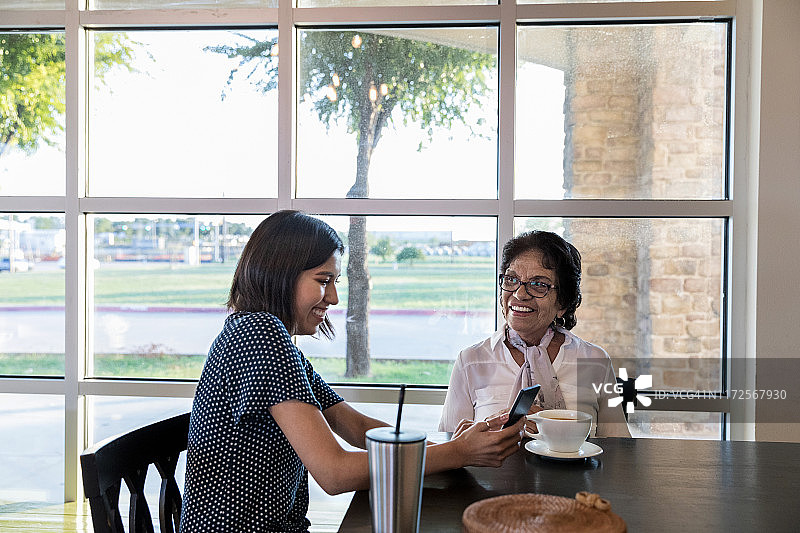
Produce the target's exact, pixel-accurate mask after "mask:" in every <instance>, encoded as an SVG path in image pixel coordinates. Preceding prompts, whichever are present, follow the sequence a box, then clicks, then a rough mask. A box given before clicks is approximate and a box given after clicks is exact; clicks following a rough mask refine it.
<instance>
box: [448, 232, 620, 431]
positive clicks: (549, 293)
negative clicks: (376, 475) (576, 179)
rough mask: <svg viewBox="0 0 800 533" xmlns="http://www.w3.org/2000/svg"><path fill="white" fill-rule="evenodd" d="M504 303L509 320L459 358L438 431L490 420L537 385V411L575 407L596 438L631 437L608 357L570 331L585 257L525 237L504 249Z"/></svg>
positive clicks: (555, 242) (547, 235)
mask: <svg viewBox="0 0 800 533" xmlns="http://www.w3.org/2000/svg"><path fill="white" fill-rule="evenodd" d="M500 272H501V274H500V276H499V285H500V289H501V291H500V305H501V308H502V312H503V317H504V318H505V322H504V323H503V324H502V326H501V327H500V328H499V329H498V330H497V331H496V332H495V333H494V334H493V335H492V336H491V337H489V338H488V339H486V340H484V341H483V342H480V343H478V344H476V345H474V346H470V347H469V348H466V349H464V350H463V351H461V353H460V354H459V355H458V359H456V362H455V366H454V367H453V372H452V374H451V376H450V386H449V387H448V390H447V397H446V399H445V403H444V410H443V412H442V419H441V421H440V422H439V430H440V431H455V430H456V429H457V428H458V426H459V424H460V423H461V422H462V421H463V420H485V419H486V418H487V417H490V416H491V415H493V414H495V413H497V412H498V411H500V410H502V409H503V408H504V407H507V406H508V405H509V403H510V402H511V401H513V399H514V397H515V396H516V394H517V392H518V391H519V390H520V388H522V387H527V386H529V385H532V384H534V383H535V384H539V385H540V386H541V390H540V392H539V395H538V396H537V398H536V402H535V405H534V407H533V408H532V411H538V410H541V409H577V410H578V411H584V412H586V413H589V414H591V415H592V417H593V419H594V420H593V428H592V434H593V435H595V436H598V437H606V436H614V437H621V436H624V437H630V433H629V431H628V427H627V424H626V422H625V416H624V414H623V412H622V407H621V406H620V405H617V406H615V407H613V408H612V407H609V405H608V400H609V399H610V398H612V397H614V396H617V394H616V393H615V392H614V391H613V385H614V384H615V382H616V378H615V375H614V367H613V366H612V364H611V359H610V358H609V357H608V354H607V353H606V352H605V350H603V349H602V348H601V347H599V346H596V345H594V344H591V343H589V342H586V341H585V340H583V339H581V338H579V337H577V336H576V335H574V334H573V333H572V332H571V331H570V330H571V329H572V328H573V327H574V326H575V324H576V323H577V320H576V318H575V310H576V309H577V307H578V306H579V305H580V303H581V291H580V280H581V255H580V253H579V252H578V250H577V249H576V248H575V247H574V246H572V245H571V244H570V243H568V242H567V241H565V240H564V239H562V238H561V237H559V236H558V235H556V234H555V233H551V232H548V231H531V232H528V233H523V234H522V235H519V236H518V237H515V238H513V239H511V240H510V241H508V242H507V243H506V245H505V246H504V247H503V256H502V263H501V268H500Z"/></svg>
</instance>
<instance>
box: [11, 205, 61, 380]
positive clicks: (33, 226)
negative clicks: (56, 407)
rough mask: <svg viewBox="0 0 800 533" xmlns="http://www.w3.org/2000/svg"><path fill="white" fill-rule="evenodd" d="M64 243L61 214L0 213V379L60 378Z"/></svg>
mask: <svg viewBox="0 0 800 533" xmlns="http://www.w3.org/2000/svg"><path fill="white" fill-rule="evenodd" d="M65 239H66V236H65V232H64V215H61V214H44V213H39V214H36V215H32V214H27V215H26V214H20V213H15V214H0V374H10V375H35V376H51V375H53V376H63V375H64V244H65ZM42 332H47V334H46V335H43V334H42Z"/></svg>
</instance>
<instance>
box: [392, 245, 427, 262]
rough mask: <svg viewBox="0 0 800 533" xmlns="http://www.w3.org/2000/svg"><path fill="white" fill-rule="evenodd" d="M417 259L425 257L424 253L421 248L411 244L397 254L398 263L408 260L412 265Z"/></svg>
mask: <svg viewBox="0 0 800 533" xmlns="http://www.w3.org/2000/svg"><path fill="white" fill-rule="evenodd" d="M417 259H419V260H421V259H425V255H424V254H423V253H422V250H420V249H419V248H415V247H413V246H406V247H405V248H403V249H402V250H400V252H399V253H398V254H397V262H398V263H405V262H408V264H410V265H413V264H414V260H417Z"/></svg>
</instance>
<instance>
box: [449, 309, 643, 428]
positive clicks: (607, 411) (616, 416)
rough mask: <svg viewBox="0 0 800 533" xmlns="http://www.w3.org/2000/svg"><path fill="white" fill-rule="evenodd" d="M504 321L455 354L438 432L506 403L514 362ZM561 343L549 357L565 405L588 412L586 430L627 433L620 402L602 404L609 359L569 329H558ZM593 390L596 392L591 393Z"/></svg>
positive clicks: (610, 381)
mask: <svg viewBox="0 0 800 533" xmlns="http://www.w3.org/2000/svg"><path fill="white" fill-rule="evenodd" d="M505 328H506V325H505V324H503V326H502V327H501V328H500V329H498V330H497V331H495V332H494V333H493V334H492V336H491V337H489V338H488V339H486V340H484V341H482V342H480V343H478V344H475V345H473V346H470V347H469V348H465V349H464V350H462V351H461V353H459V354H458V358H457V359H456V362H455V365H454V366H453V372H452V374H451V375H450V386H449V387H448V389H447V397H446V398H445V401H444V409H443V410H442V419H441V421H440V422H439V431H454V430H455V428H456V426H458V423H459V422H460V421H461V420H463V419H469V420H483V419H485V418H486V417H487V416H490V415H493V414H495V413H497V412H498V411H500V410H502V409H504V408H506V407H508V404H509V399H513V398H514V397H515V396H516V395H517V392H518V391H515V390H511V389H512V388H513V385H514V382H515V380H516V378H517V374H518V373H519V369H520V365H519V364H517V362H516V361H514V357H513V356H512V355H511V351H510V350H509V349H508V347H507V346H506V345H505V343H504V342H503V339H504V338H505ZM557 330H558V331H559V332H561V333H563V334H564V337H565V338H564V343H563V344H562V345H561V347H560V348H559V350H558V355H556V358H555V360H554V361H553V363H552V365H553V370H554V371H555V375H556V376H557V378H558V382H559V385H560V387H561V391H562V393H563V395H564V400H565V402H566V404H567V408H568V409H575V410H578V411H583V412H585V413H589V414H591V415H592V417H593V422H592V433H591V434H592V435H593V436H597V437H630V436H631V435H630V432H629V431H628V425H627V423H626V422H625V415H624V413H623V411H622V406H621V405H617V406H615V407H609V406H608V400H609V399H610V398H615V397H617V396H619V395H618V394H617V393H616V392H614V389H613V387H614V384H615V383H616V377H615V375H614V366H613V365H612V364H611V358H610V357H609V356H608V354H607V353H606V351H605V350H603V349H602V348H601V347H599V346H597V345H594V344H592V343H590V342H586V341H584V340H583V339H581V338H580V337H577V336H575V335H574V334H572V333H571V332H570V331H569V330H566V329H562V328H558V329H557ZM596 391H599V392H596Z"/></svg>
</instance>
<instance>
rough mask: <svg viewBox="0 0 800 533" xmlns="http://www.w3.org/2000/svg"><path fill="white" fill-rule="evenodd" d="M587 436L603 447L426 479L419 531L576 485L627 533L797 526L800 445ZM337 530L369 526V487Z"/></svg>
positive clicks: (454, 524)
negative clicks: (484, 504)
mask: <svg viewBox="0 0 800 533" xmlns="http://www.w3.org/2000/svg"><path fill="white" fill-rule="evenodd" d="M526 441H527V439H526ZM592 442H594V443H595V444H598V445H600V446H601V447H602V448H603V453H602V454H600V455H598V456H596V457H592V458H589V459H584V460H582V461H579V462H556V461H552V460H549V459H543V458H540V457H539V456H537V455H533V454H532V453H530V452H528V451H527V450H524V449H521V450H520V451H519V452H517V453H515V454H514V455H512V456H510V457H509V458H508V459H506V461H505V463H504V464H503V466H502V467H500V468H479V467H469V468H462V469H459V470H452V471H449V472H444V473H441V474H436V475H432V476H428V477H426V478H425V484H424V489H423V495H422V518H421V527H420V529H421V531H423V532H437V533H438V532H448V531H453V532H460V531H461V514H462V513H463V512H464V509H465V508H466V507H467V506H468V505H469V504H471V503H473V502H475V501H478V500H481V499H484V498H490V497H493V496H500V495H503V494H515V493H525V492H535V493H542V494H555V495H558V496H567V497H574V496H575V493H576V492H578V491H582V490H586V491H590V492H594V493H597V494H600V496H602V497H603V498H606V499H607V500H609V501H610V502H611V504H612V510H613V511H614V512H616V513H617V514H619V515H620V516H621V517H622V518H623V519H624V520H625V522H626V523H627V525H628V531H629V532H633V533H638V532H650V531H654V532H661V531H687V532H692V531H703V532H707V531H720V532H730V531H770V532H778V531H799V530H800V500H799V499H798V498H799V497H800V444H788V443H774V442H720V441H693V440H667V439H594V440H592ZM523 444H524V442H523ZM339 531H341V532H369V531H371V525H370V510H369V491H358V492H356V493H355V495H354V497H353V500H352V502H351V503H350V507H349V508H348V510H347V514H346V515H345V517H344V520H343V522H342V524H341V527H340V528H339Z"/></svg>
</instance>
